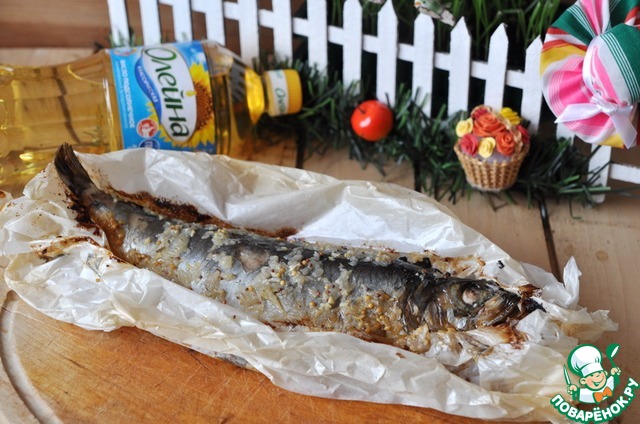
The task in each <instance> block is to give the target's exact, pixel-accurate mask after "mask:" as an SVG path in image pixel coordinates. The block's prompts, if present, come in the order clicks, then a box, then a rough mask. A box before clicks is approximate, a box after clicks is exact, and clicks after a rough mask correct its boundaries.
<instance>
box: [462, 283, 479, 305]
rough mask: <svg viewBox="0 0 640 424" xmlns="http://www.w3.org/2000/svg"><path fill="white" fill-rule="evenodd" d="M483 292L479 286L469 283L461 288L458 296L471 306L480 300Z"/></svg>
mask: <svg viewBox="0 0 640 424" xmlns="http://www.w3.org/2000/svg"><path fill="white" fill-rule="evenodd" d="M483 292H484V291H483V290H482V288H481V287H478V286H477V285H475V284H469V285H466V287H464V288H463V290H462V293H461V295H460V298H461V300H462V302H464V303H465V304H467V305H470V306H473V305H476V304H478V302H480V301H482V297H483Z"/></svg>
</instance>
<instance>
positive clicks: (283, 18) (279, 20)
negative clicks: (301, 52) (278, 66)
mask: <svg viewBox="0 0 640 424" xmlns="http://www.w3.org/2000/svg"><path fill="white" fill-rule="evenodd" d="M273 16H274V27H273V50H274V53H275V54H276V56H277V57H278V58H280V59H284V58H287V59H291V58H293V22H292V20H291V2H290V0H273Z"/></svg>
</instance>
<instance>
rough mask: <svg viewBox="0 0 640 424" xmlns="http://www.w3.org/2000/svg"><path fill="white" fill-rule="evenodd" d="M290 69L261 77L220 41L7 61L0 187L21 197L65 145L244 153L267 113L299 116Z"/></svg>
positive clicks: (0, 89)
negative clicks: (48, 62)
mask: <svg viewBox="0 0 640 424" xmlns="http://www.w3.org/2000/svg"><path fill="white" fill-rule="evenodd" d="M301 106H302V94H301V84H300V78H299V76H298V74H297V72H296V71H294V70H291V69H286V70H278V71H268V72H265V73H264V74H262V75H258V74H257V73H256V72H254V71H253V70H252V69H251V68H250V67H248V66H247V65H246V64H244V63H243V62H242V61H241V60H240V59H239V58H238V57H237V56H236V55H235V54H233V53H232V52H230V51H229V50H227V49H225V48H223V47H222V46H220V45H218V44H216V43H215V42H211V41H202V42H200V41H194V42H185V43H173V44H163V45H157V46H145V47H126V48H115V49H108V50H103V51H100V52H98V53H96V54H94V55H92V56H90V57H87V58H84V59H80V60H77V61H74V62H71V63H66V64H61V65H57V66H46V67H27V66H12V65H0V189H1V190H5V191H9V192H12V193H13V194H17V193H18V192H19V191H20V190H21V189H22V187H23V186H24V184H25V183H26V182H27V181H28V180H29V179H31V178H32V177H33V176H34V175H35V174H36V173H37V172H39V171H40V170H41V169H43V168H44V167H45V166H46V165H47V164H48V163H49V162H50V161H51V159H52V157H53V154H54V152H55V150H56V149H57V148H58V146H59V145H60V144H62V143H64V142H67V143H70V144H72V145H73V147H74V149H76V150H78V151H83V152H91V153H104V152H108V151H112V150H118V149H123V148H136V147H154V148H163V149H176V150H197V151H206V152H209V153H218V154H227V155H230V156H234V157H245V156H246V154H247V151H248V150H249V149H250V143H249V142H248V138H249V135H250V132H251V129H252V127H253V126H254V125H255V124H256V123H257V121H258V119H259V118H260V116H261V115H262V114H263V113H268V114H270V115H272V116H276V115H281V114H289V113H296V112H298V111H299V110H300V109H301Z"/></svg>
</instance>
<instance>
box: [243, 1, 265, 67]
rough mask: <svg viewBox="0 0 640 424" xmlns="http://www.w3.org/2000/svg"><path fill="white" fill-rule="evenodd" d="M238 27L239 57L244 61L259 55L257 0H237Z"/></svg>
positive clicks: (247, 61)
mask: <svg viewBox="0 0 640 424" xmlns="http://www.w3.org/2000/svg"><path fill="white" fill-rule="evenodd" d="M238 9H239V12H240V13H239V16H238V18H239V19H238V27H239V30H240V57H241V58H242V60H243V61H245V62H246V63H251V62H252V61H253V59H256V58H257V57H259V56H260V27H259V26H258V2H257V1H255V0H238Z"/></svg>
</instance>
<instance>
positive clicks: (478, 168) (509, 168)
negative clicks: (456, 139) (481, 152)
mask: <svg viewBox="0 0 640 424" xmlns="http://www.w3.org/2000/svg"><path fill="white" fill-rule="evenodd" d="M458 144H459V143H456V144H455V146H454V147H453V148H454V150H455V152H456V155H458V160H459V161H460V163H461V164H462V168H463V169H464V173H465V174H466V176H467V182H468V183H469V184H471V186H472V187H474V188H475V189H478V190H481V191H490V192H499V191H501V190H505V189H507V188H509V187H511V186H512V185H513V184H514V183H515V182H516V179H517V178H518V172H519V171H520V165H522V161H523V160H524V157H525V156H527V153H529V144H525V145H524V146H522V150H521V151H520V153H517V154H515V155H513V157H511V158H510V160H508V161H506V162H492V163H489V162H484V161H482V160H480V159H478V158H474V157H471V156H469V155H467V154H465V153H463V152H462V151H461V150H460V146H459V145H458Z"/></svg>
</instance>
